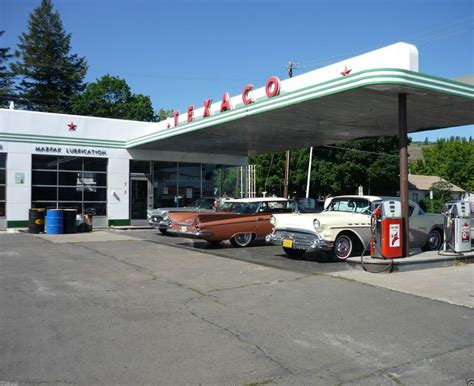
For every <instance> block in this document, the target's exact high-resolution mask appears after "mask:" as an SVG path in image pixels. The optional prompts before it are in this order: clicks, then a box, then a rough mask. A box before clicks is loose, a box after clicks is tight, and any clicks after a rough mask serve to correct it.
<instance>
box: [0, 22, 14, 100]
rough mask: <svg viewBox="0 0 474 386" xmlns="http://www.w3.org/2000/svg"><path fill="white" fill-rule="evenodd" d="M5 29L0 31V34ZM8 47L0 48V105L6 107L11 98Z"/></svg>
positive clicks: (0, 34)
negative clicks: (7, 64)
mask: <svg viewBox="0 0 474 386" xmlns="http://www.w3.org/2000/svg"><path fill="white" fill-rule="evenodd" d="M4 32H5V31H0V36H2V35H3V33H4ZM9 51H10V48H9V47H2V48H0V107H6V106H7V105H8V102H9V101H10V100H12V79H11V74H10V71H9V70H8V68H7V66H6V63H7V62H8V60H9V59H10V58H11V57H12V55H11V54H10V53H9Z"/></svg>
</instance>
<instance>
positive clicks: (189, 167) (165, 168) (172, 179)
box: [130, 160, 240, 219]
mask: <svg viewBox="0 0 474 386" xmlns="http://www.w3.org/2000/svg"><path fill="white" fill-rule="evenodd" d="M238 169H239V167H234V166H221V165H214V164H201V163H188V162H161V161H135V160H130V176H131V177H130V178H131V186H132V187H133V184H134V181H136V180H137V179H138V178H141V179H142V180H143V179H145V178H147V179H148V180H149V183H150V184H151V189H150V191H151V194H150V197H149V198H145V196H144V195H142V196H143V197H142V198H141V200H145V201H146V202H145V203H143V204H144V206H148V207H151V208H167V207H181V206H187V205H190V204H191V203H193V202H194V201H196V199H198V198H200V197H213V198H217V197H222V196H227V197H240V196H239V194H240V191H238V189H237V182H238V181H237V175H238ZM145 190H146V189H145V187H143V189H141V190H140V191H145ZM137 192H138V190H137ZM136 195H137V196H138V193H137V194H136ZM130 197H131V204H132V212H134V210H133V207H138V203H137V202H138V201H139V200H138V197H134V192H133V190H132V194H131V196H130ZM148 200H151V201H148ZM137 213H138V212H137ZM133 218H134V217H133V213H132V219H133ZM135 218H137V217H135Z"/></svg>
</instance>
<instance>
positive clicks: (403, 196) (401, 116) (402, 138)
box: [398, 94, 410, 257]
mask: <svg viewBox="0 0 474 386" xmlns="http://www.w3.org/2000/svg"><path fill="white" fill-rule="evenodd" d="M407 127H408V115H407V94H399V95H398V136H399V149H400V202H401V205H402V217H403V219H404V232H403V233H404V234H403V257H407V256H409V255H410V240H409V237H410V224H409V210H408V208H409V206H408V136H407V131H408V130H407Z"/></svg>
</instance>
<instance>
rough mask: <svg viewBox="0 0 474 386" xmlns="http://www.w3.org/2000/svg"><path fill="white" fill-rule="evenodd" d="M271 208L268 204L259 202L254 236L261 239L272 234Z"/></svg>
mask: <svg viewBox="0 0 474 386" xmlns="http://www.w3.org/2000/svg"><path fill="white" fill-rule="evenodd" d="M271 216H272V214H271V208H270V206H269V203H268V202H261V203H260V206H259V208H258V213H257V218H256V222H255V225H256V235H257V237H259V238H263V237H265V236H266V235H268V234H270V233H272V224H270V217H271Z"/></svg>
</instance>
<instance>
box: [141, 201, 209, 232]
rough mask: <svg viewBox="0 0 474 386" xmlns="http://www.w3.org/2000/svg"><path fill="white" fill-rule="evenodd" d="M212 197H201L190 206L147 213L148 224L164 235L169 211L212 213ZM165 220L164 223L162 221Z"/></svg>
mask: <svg viewBox="0 0 474 386" xmlns="http://www.w3.org/2000/svg"><path fill="white" fill-rule="evenodd" d="M215 200H216V199H215V198H213V197H201V198H198V199H197V200H196V201H194V202H193V203H192V204H191V205H188V206H182V207H169V208H157V209H153V210H151V211H149V212H148V215H147V217H148V223H149V224H150V225H151V226H152V227H153V228H156V229H159V230H160V232H161V233H166V231H167V230H168V225H167V222H166V219H167V215H168V213H169V212H170V211H173V212H213V211H215V207H214V201H215ZM163 219H165V221H163Z"/></svg>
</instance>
